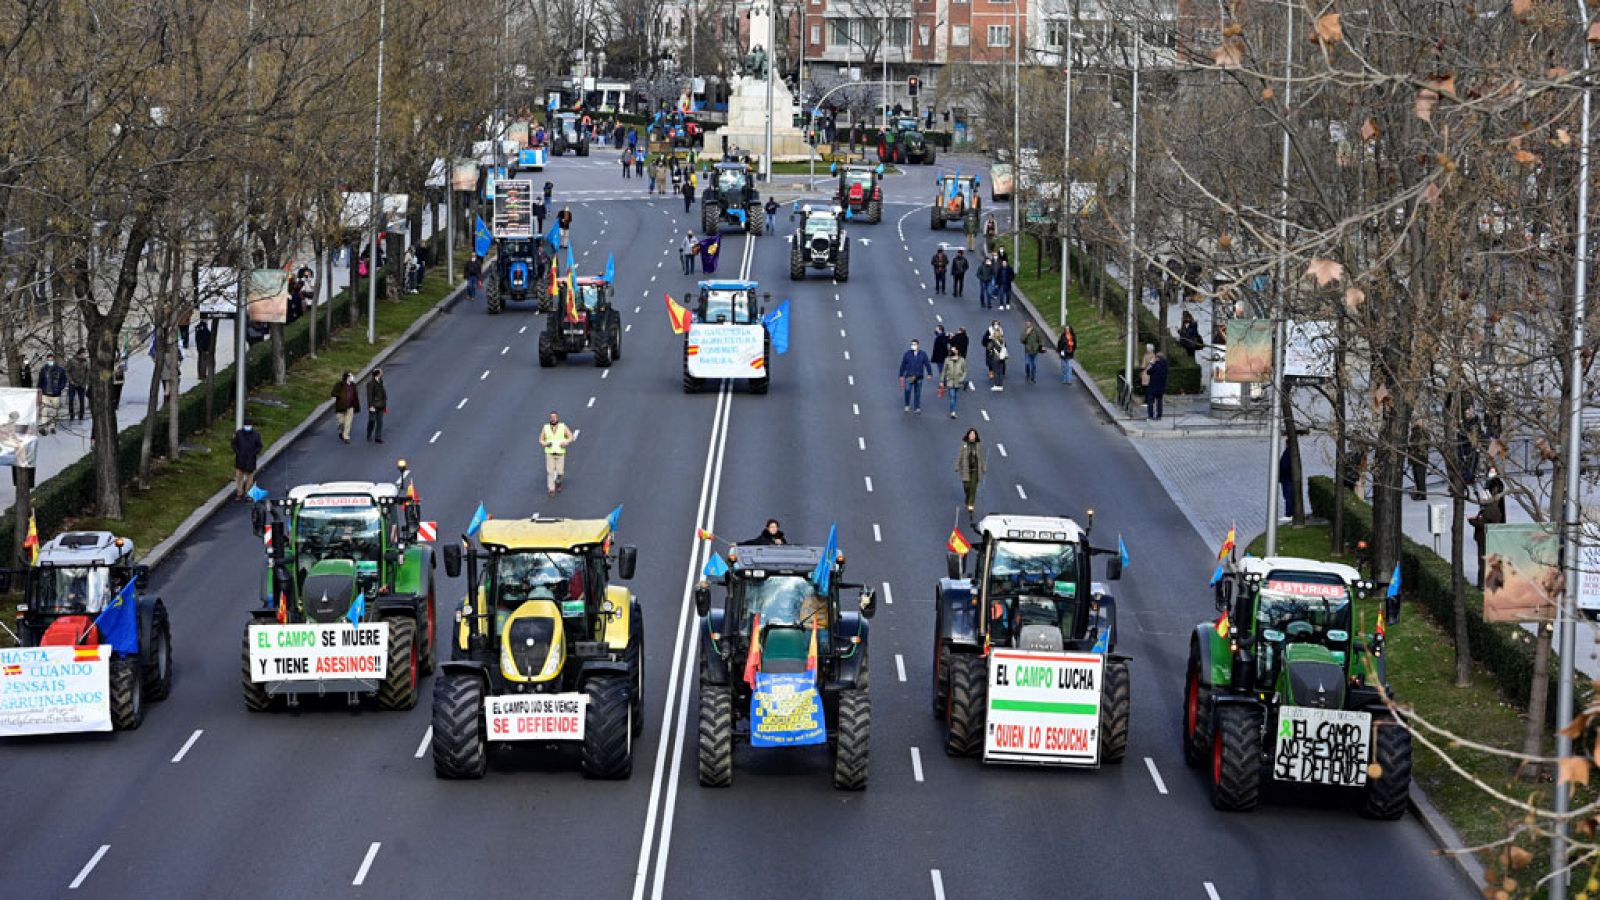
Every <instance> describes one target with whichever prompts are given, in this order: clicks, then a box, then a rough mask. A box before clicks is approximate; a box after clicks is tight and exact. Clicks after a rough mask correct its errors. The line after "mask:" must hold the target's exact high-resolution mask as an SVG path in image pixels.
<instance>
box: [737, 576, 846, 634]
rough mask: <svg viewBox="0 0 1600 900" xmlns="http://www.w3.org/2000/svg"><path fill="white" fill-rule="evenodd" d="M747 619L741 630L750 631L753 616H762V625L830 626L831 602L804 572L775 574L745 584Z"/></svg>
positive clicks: (744, 632) (741, 632)
mask: <svg viewBox="0 0 1600 900" xmlns="http://www.w3.org/2000/svg"><path fill="white" fill-rule="evenodd" d="M744 592H745V593H744V621H743V622H741V623H739V633H740V634H749V633H750V622H751V617H752V616H756V615H759V616H761V625H762V627H763V628H765V627H766V626H768V625H794V626H804V627H806V628H809V627H811V625H812V620H813V619H815V620H816V625H817V627H819V628H827V627H828V603H827V600H826V599H825V598H824V597H822V596H821V595H820V594H818V593H817V589H816V587H815V586H814V585H813V584H812V583H811V580H810V579H809V578H806V577H804V576H801V575H773V576H770V577H768V578H765V579H762V580H760V581H755V580H751V581H747V582H745V585H744Z"/></svg>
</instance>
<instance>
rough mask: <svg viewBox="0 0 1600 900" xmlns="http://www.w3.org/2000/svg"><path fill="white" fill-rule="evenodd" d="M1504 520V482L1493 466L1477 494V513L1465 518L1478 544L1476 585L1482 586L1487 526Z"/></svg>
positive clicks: (1474, 541) (1499, 523) (1473, 538)
mask: <svg viewBox="0 0 1600 900" xmlns="http://www.w3.org/2000/svg"><path fill="white" fill-rule="evenodd" d="M1505 521H1506V483H1505V482H1504V481H1502V480H1500V473H1499V472H1498V471H1497V470H1496V469H1495V467H1494V466H1490V467H1489V477H1488V478H1487V479H1485V480H1484V483H1483V490H1482V491H1480V492H1479V494H1478V514H1477V515H1475V516H1473V517H1472V518H1470V519H1468V520H1467V524H1469V525H1471V526H1472V540H1473V543H1476V544H1477V545H1478V587H1479V588H1482V587H1483V559H1484V549H1485V542H1486V541H1487V540H1488V537H1489V530H1488V526H1490V525H1501V524H1504V523H1505Z"/></svg>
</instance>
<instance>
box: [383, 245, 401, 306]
mask: <svg viewBox="0 0 1600 900" xmlns="http://www.w3.org/2000/svg"><path fill="white" fill-rule="evenodd" d="M384 253H385V254H387V256H388V258H387V259H386V260H384V267H383V270H384V274H385V278H384V290H383V294H384V296H385V297H387V298H388V299H389V300H390V301H391V302H394V303H399V302H400V301H401V300H402V299H404V298H405V286H406V279H405V265H406V237H405V235H403V234H401V233H400V232H398V231H391V232H388V233H387V234H385V235H384Z"/></svg>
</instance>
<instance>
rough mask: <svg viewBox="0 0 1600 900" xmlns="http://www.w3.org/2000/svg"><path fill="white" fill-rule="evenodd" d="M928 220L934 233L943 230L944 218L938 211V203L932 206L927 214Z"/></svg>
mask: <svg viewBox="0 0 1600 900" xmlns="http://www.w3.org/2000/svg"><path fill="white" fill-rule="evenodd" d="M928 220H929V223H930V224H931V225H933V230H934V231H943V230H944V216H943V215H942V213H941V211H940V209H939V204H938V203H935V204H933V211H932V212H931V213H929V214H928Z"/></svg>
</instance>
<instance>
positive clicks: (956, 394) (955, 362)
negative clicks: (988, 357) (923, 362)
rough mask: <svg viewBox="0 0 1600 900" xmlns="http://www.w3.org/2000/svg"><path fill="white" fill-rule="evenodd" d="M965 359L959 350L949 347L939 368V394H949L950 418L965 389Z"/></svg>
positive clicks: (966, 375)
mask: <svg viewBox="0 0 1600 900" xmlns="http://www.w3.org/2000/svg"><path fill="white" fill-rule="evenodd" d="M968 376H969V373H968V372H967V360H966V358H965V357H963V356H962V355H961V351H960V350H957V349H956V348H955V347H953V346H952V347H951V348H950V355H949V356H947V357H945V360H944V366H942V367H941V368H940V369H939V394H940V396H943V395H945V394H949V395H950V418H952V419H954V418H955V417H956V406H957V405H958V401H959V400H960V399H961V392H962V391H964V390H966V389H967V378H968Z"/></svg>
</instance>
